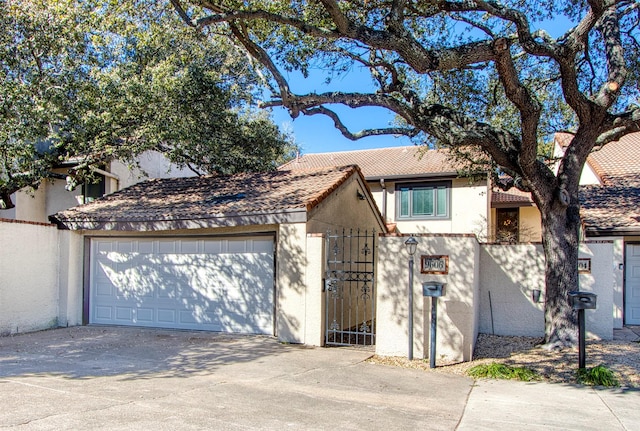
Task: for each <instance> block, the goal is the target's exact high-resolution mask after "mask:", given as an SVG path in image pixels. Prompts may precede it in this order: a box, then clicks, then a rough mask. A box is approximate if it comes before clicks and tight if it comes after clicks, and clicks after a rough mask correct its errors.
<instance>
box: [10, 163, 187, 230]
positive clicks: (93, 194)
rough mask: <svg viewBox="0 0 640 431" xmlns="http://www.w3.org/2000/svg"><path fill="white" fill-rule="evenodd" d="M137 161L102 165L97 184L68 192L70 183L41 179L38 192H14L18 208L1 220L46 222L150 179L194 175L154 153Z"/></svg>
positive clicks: (63, 168) (64, 169) (63, 169)
mask: <svg viewBox="0 0 640 431" xmlns="http://www.w3.org/2000/svg"><path fill="white" fill-rule="evenodd" d="M136 162H137V166H128V165H125V164H124V163H121V162H119V161H112V162H110V163H107V164H106V165H105V166H102V169H98V168H95V169H94V170H93V171H94V175H95V176H96V177H97V179H98V182H96V183H90V182H87V183H85V184H81V185H79V186H77V187H76V188H75V189H74V190H67V188H66V186H67V182H66V181H65V180H64V179H45V180H42V182H41V184H40V186H39V187H38V189H37V190H24V191H19V192H17V193H14V194H13V195H12V199H13V202H14V204H15V208H12V209H9V210H0V218H5V219H11V220H23V221H32V222H39V223H46V222H48V217H49V215H51V214H53V213H56V212H58V211H62V210H65V209H67V208H71V207H73V206H76V205H78V204H82V203H85V202H90V201H92V200H94V199H96V198H99V197H102V196H104V195H106V194H109V193H113V192H115V191H117V190H120V189H123V188H125V187H128V186H130V185H132V184H135V183H137V182H140V181H143V180H145V179H148V178H169V177H189V176H194V175H195V173H193V172H191V171H189V170H185V169H179V168H178V167H176V166H175V165H173V164H171V163H170V162H169V161H168V160H167V159H166V158H165V157H164V156H163V155H162V154H160V153H158V152H155V151H148V152H145V153H144V154H141V155H140V156H138V158H137V159H136ZM75 165H76V163H74V162H64V163H62V164H60V165H59V166H58V167H57V168H56V169H54V170H53V173H55V174H58V175H59V176H65V175H67V174H68V172H69V169H71V168H73V167H74V166H75Z"/></svg>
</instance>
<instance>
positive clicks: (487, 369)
mask: <svg viewBox="0 0 640 431" xmlns="http://www.w3.org/2000/svg"><path fill="white" fill-rule="evenodd" d="M467 374H468V375H469V376H471V377H473V378H474V379H481V378H485V379H507V380H520V381H523V382H530V381H532V380H540V376H539V375H538V374H537V373H536V372H535V371H533V370H531V369H529V368H526V367H511V366H509V365H505V364H500V363H497V362H492V363H490V364H481V365H476V366H475V367H472V368H470V369H469V370H468V371H467Z"/></svg>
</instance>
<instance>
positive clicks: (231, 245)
mask: <svg viewBox="0 0 640 431" xmlns="http://www.w3.org/2000/svg"><path fill="white" fill-rule="evenodd" d="M120 242H123V244H120ZM113 250H116V251H113ZM91 264H92V271H91V274H92V280H91V285H90V289H91V302H92V305H91V311H90V316H89V317H90V322H91V323H106V324H109V323H113V324H131V325H139V326H158V327H163V328H180V329H205V330H212V331H225V332H242V333H266V334H272V333H273V303H274V302H273V301H274V300H273V294H274V292H273V278H274V269H273V240H272V238H270V237H268V238H264V239H263V238H250V239H229V240H225V239H198V240H179V239H166V238H162V239H158V240H144V241H137V240H129V239H127V240H123V239H108V240H107V239H105V240H94V243H93V246H92V262H91ZM118 307H119V308H120V309H121V310H120V311H119V308H118ZM125 310H126V311H125Z"/></svg>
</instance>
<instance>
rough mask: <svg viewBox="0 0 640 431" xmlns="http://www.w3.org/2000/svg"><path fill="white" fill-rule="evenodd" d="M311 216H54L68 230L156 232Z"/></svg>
mask: <svg viewBox="0 0 640 431" xmlns="http://www.w3.org/2000/svg"><path fill="white" fill-rule="evenodd" d="M307 219H308V213H307V211H306V209H304V208H303V209H289V210H281V211H273V212H259V213H248V214H220V215H215V216H211V217H206V218H188V219H166V220H148V221H146V220H118V219H107V220H97V219H96V220H82V219H66V220H65V219H58V218H56V217H55V216H51V217H50V220H51V221H52V222H53V223H55V224H56V225H58V228H59V229H68V230H107V231H134V232H153V231H168V230H177V229H207V228H218V227H234V226H251V225H264V224H284V223H305V222H306V221H307Z"/></svg>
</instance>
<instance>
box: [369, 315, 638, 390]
mask: <svg viewBox="0 0 640 431" xmlns="http://www.w3.org/2000/svg"><path fill="white" fill-rule="evenodd" d="M638 333H640V328H637V327H636V328H634V329H633V331H631V330H630V329H628V328H625V334H624V336H616V337H614V340H611V341H603V340H589V341H587V343H586V347H585V356H586V363H587V364H586V365H587V368H590V367H594V366H596V365H605V366H607V367H608V368H609V369H611V370H613V371H614V372H615V374H616V377H617V378H618V381H619V382H620V385H621V386H622V387H630V388H640V335H638ZM541 343H542V339H541V338H531V337H504V336H496V335H489V334H480V335H479V336H478V341H477V343H476V348H475V351H474V358H473V360H472V361H470V362H464V363H458V364H441V363H436V366H437V367H436V368H435V369H434V370H431V369H430V368H429V360H428V359H426V360H413V361H408V360H407V359H406V358H402V357H380V356H374V357H372V358H371V359H370V361H371V362H373V363H379V364H388V365H395V366H402V367H408V368H418V369H424V370H427V371H435V372H439V373H451V374H457V375H465V374H466V372H467V370H468V369H469V368H471V367H474V366H476V365H479V364H485V363H491V362H499V363H503V364H506V365H511V366H524V367H527V368H530V369H532V370H534V371H535V372H536V373H538V374H539V375H540V376H541V377H542V379H543V380H545V381H548V382H554V383H576V370H577V368H578V355H579V354H578V349H577V348H575V349H565V350H562V351H549V350H546V349H544V348H542V347H541Z"/></svg>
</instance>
